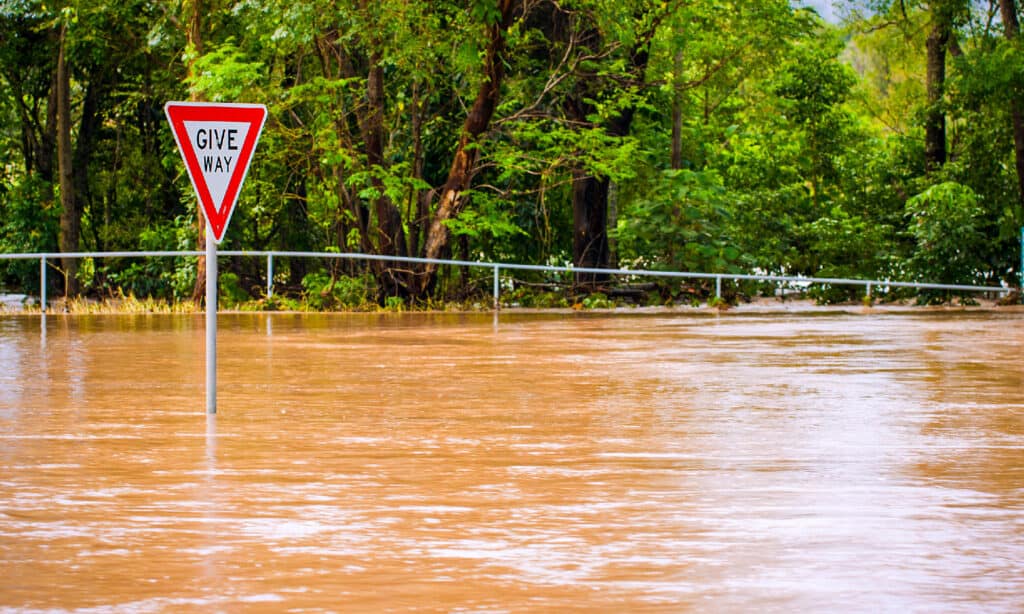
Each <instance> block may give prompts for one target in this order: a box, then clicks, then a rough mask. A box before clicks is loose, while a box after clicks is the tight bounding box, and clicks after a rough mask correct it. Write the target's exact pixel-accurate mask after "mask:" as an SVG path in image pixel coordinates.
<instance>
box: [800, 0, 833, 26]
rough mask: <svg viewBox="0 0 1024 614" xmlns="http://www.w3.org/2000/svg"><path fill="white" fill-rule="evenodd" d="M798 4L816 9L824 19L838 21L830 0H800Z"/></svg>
mask: <svg viewBox="0 0 1024 614" xmlns="http://www.w3.org/2000/svg"><path fill="white" fill-rule="evenodd" d="M798 4H802V5H804V6H809V7H811V8H813V9H815V10H817V11H818V14H819V15H821V17H822V18H823V19H824V20H825V21H830V22H832V23H835V22H837V21H839V14H838V13H837V12H836V11H835V10H834V9H833V8H832V0H800V2H798Z"/></svg>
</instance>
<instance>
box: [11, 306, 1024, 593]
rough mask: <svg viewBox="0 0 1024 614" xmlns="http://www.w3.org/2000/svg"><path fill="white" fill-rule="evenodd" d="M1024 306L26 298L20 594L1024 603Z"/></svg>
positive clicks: (17, 419)
mask: <svg viewBox="0 0 1024 614" xmlns="http://www.w3.org/2000/svg"><path fill="white" fill-rule="evenodd" d="M1022 321H1024V316H1022V315H1020V314H998V313H954V314H948V313H944V314H923V315H906V314H902V315H887V314H876V315H848V314H844V315H840V314H833V315H825V316H822V315H793V314H788V315H785V316H776V315H756V316H742V317H741V316H725V317H694V316H675V315H643V316H621V315H591V314H588V315H580V316H567V315H559V316H550V315H512V314H504V315H502V316H501V318H500V320H499V321H498V322H495V321H494V320H492V317H491V316H490V315H489V314H488V315H418V314H371V315H366V314H363V315H291V314H270V315H245V314H243V315H222V316H221V318H220V322H221V331H220V337H219V339H220V351H219V362H220V364H219V367H220V391H219V413H218V414H217V415H216V416H215V417H210V418H207V417H206V416H205V415H204V413H203V407H204V398H205V397H204V390H203V385H204V384H203V378H204V366H203V334H204V333H203V319H202V316H201V315H199V316H167V315H161V316H91V317H87V316H79V317H64V316H49V317H48V318H47V321H46V322H45V324H44V323H42V322H41V321H40V318H39V317H38V316H36V317H26V316H2V317H0V364H2V369H0V570H3V572H2V574H0V611H48V612H71V611H86V612H209V611H225V612H234V611H246V612H250V611H252V612H261V611H266V612H284V611H296V612H298V611H303V612H322V611H345V612H382V611H397V612H401V611H451V612H468V611H473V612H479V611H488V612H501V611H508V612H555V611H558V612H564V611H587V612H624V611H629V612H682V611H736V612H749V611H778V612H790V611H833V610H840V611H864V612H877V611H900V612H904V611H919V612H974V611H997V612H998V611H1005V612H1014V611H1021V609H1022V608H1024V385H1022V384H1024V369H1022V367H1021V364H1020V348H1021V347H1022V345H1024V343H1022V342H1024V327H1022V326H1021V324H1022Z"/></svg>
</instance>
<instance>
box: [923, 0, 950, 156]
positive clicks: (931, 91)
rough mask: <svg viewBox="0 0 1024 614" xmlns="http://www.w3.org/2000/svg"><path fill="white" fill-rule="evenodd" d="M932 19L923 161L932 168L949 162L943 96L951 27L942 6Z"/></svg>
mask: <svg viewBox="0 0 1024 614" xmlns="http://www.w3.org/2000/svg"><path fill="white" fill-rule="evenodd" d="M932 19H933V24H932V29H931V32H929V33H928V40H927V41H926V43H925V48H926V50H927V75H926V85H927V90H928V92H927V93H928V109H927V111H926V113H925V124H924V132H925V134H924V164H925V169H926V170H928V171H929V172H932V171H936V170H938V169H940V168H942V165H944V164H945V163H946V111H945V109H943V104H942V99H943V94H944V93H945V89H946V49H947V47H948V46H949V40H950V36H951V30H952V24H951V23H950V20H949V17H948V16H947V14H946V12H945V11H944V10H942V9H941V8H938V9H935V10H934V11H933V12H932Z"/></svg>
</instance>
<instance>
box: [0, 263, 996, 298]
mask: <svg viewBox="0 0 1024 614" xmlns="http://www.w3.org/2000/svg"><path fill="white" fill-rule="evenodd" d="M205 253H206V252H204V251H198V250H182V251H169V250H156V251H107V252H39V253H16V254H3V253H0V260H39V261H40V271H41V276H42V277H43V279H45V270H46V261H47V260H51V259H62V258H166V257H188V256H203V255H205ZM217 255H218V256H241V257H256V258H267V295H268V296H270V295H271V294H272V293H273V259H274V258H277V257H282V258H333V259H344V260H369V261H378V262H402V263H409V264H442V265H449V266H465V267H479V268H488V269H493V270H494V301H495V307H497V305H498V298H499V292H500V290H499V273H500V271H501V270H502V269H507V270H514V271H541V272H551V273H585V274H594V275H625V276H636V277H666V278H674V279H714V280H715V295H716V296H718V297H720V296H721V283H722V280H723V279H727V280H744V281H767V282H775V283H799V284H835V285H850V286H864V287H865V288H866V289H867V294H868V295H869V296H870V293H871V288H872V287H875V286H878V287H893V288H915V289H921V290H951V291H959V292H997V293H1001V294H1006V293H1009V292H1010V291H1011V288H1009V287H1006V286H973V285H964V284H941V283H931V282H912V281H893V280H890V279H852V278H842V277H804V276H800V275H757V274H749V273H703V272H697V271H656V270H650V269H621V268H619V269H602V268H591V267H575V266H571V265H570V266H553V265H542V264H518V263H503V262H484V261H473V260H445V259H440V258H417V257H412V256H385V255H380V254H364V253H359V252H305V251H278V250H224V251H219V252H218V253H217ZM41 302H42V303H44V305H43V308H44V309H45V290H44V291H43V294H42V297H41Z"/></svg>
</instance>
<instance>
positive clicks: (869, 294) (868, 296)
mask: <svg viewBox="0 0 1024 614" xmlns="http://www.w3.org/2000/svg"><path fill="white" fill-rule="evenodd" d="M864 296H866V297H867V299H868V300H869V301H870V300H871V282H870V281H869V282H868V287H867V291H866V292H865V293H864Z"/></svg>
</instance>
